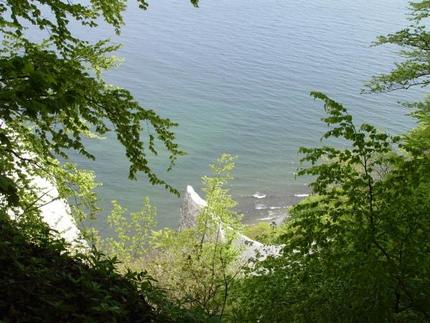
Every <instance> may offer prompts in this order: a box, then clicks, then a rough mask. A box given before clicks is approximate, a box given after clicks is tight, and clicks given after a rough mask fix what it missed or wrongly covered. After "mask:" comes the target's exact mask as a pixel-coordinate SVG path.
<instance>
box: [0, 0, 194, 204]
mask: <svg viewBox="0 0 430 323" xmlns="http://www.w3.org/2000/svg"><path fill="white" fill-rule="evenodd" d="M138 3H139V6H140V8H142V9H146V8H147V7H148V4H147V2H146V1H145V0H138ZM193 4H194V5H197V2H196V1H193ZM126 5H127V2H126V1H123V0H113V1H111V0H109V1H106V0H96V1H91V2H73V1H60V0H48V1H27V0H24V1H21V0H19V1H18V0H7V1H2V2H1V3H0V33H1V39H2V43H1V47H0V125H1V126H0V193H1V194H2V195H3V202H4V203H7V204H8V205H9V206H10V205H17V204H18V203H19V201H20V200H22V196H23V195H24V193H25V192H26V191H28V190H29V189H30V188H31V187H30V184H29V182H28V180H26V178H28V175H29V174H30V175H33V173H38V172H39V173H40V172H43V170H44V174H42V175H43V176H47V175H49V173H48V172H47V171H46V165H47V164H51V162H52V160H53V159H55V158H58V157H62V158H67V157H68V154H69V151H70V150H75V151H77V152H78V153H80V154H81V155H83V156H85V157H88V158H90V159H93V158H94V156H93V154H92V153H91V152H90V151H88V149H87V148H86V147H85V144H84V142H83V138H84V137H88V136H90V137H91V136H93V137H94V136H99V135H104V134H106V133H107V132H108V131H111V130H112V131H114V132H115V134H116V137H117V139H118V141H119V142H120V143H121V144H122V146H123V147H124V149H125V154H126V156H127V158H128V160H129V162H130V167H129V177H130V178H131V179H135V178H136V175H137V173H138V172H142V173H144V174H145V175H146V176H147V178H148V179H149V182H150V183H151V184H157V185H164V186H165V188H166V189H168V190H170V191H171V192H173V193H176V194H177V193H178V192H177V190H176V189H175V188H173V187H172V186H170V185H169V184H168V183H166V182H165V181H164V180H163V179H161V178H159V176H158V175H157V174H156V173H155V172H154V171H153V170H152V168H151V166H150V165H149V162H148V155H149V154H154V155H156V154H157V153H158V152H159V151H160V149H161V150H165V151H167V153H168V156H169V157H168V158H169V159H170V166H169V169H170V168H171V167H172V166H173V165H174V164H175V161H176V159H177V157H178V156H180V155H182V154H183V152H182V151H181V150H180V148H179V147H178V144H177V143H176V141H175V135H174V133H173V128H174V127H175V126H176V123H175V122H173V121H171V120H169V119H167V118H163V117H161V116H159V115H158V114H157V113H156V112H154V111H153V110H151V109H148V108H144V107H142V106H141V105H140V103H138V102H137V101H136V100H135V99H134V98H133V96H132V94H131V93H130V92H129V91H127V90H125V89H122V88H119V87H114V86H111V85H109V84H107V83H106V82H105V81H104V80H103V78H102V75H101V72H102V71H103V70H105V69H108V68H110V67H112V66H113V65H114V64H115V57H114V56H113V55H112V54H113V52H114V51H115V50H116V49H117V48H118V45H113V44H111V43H110V42H109V40H106V39H104V40H100V41H98V42H96V43H90V42H88V41H85V40H82V39H80V38H79V37H77V36H76V35H74V34H73V33H72V32H71V29H70V28H69V27H70V25H71V24H73V25H77V24H79V25H81V26H82V27H83V28H86V29H87V30H88V32H91V30H92V29H93V28H96V27H97V25H98V24H99V23H101V22H104V23H107V24H109V25H111V26H112V27H113V28H114V30H115V31H116V32H117V33H119V32H120V30H121V26H122V25H123V23H124V22H123V16H122V14H123V12H124V10H125V9H126ZM37 30H40V32H41V34H42V35H45V38H44V39H43V40H41V41H40V42H37V43H36V42H34V41H33V40H32V39H33V38H34V35H33V33H34V32H35V31H37ZM144 130H145V131H144ZM24 169H25V171H23V170H24Z"/></svg>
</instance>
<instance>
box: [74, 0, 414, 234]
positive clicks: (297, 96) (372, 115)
mask: <svg viewBox="0 0 430 323" xmlns="http://www.w3.org/2000/svg"><path fill="white" fill-rule="evenodd" d="M406 9H407V1H401V0H356V1H351V0H314V1H290V0H283V1H280V0H264V1H262V0H228V1H227V0H219V1H209V0H202V1H201V2H200V8H198V9H196V8H193V7H192V6H191V4H190V3H189V2H187V1H185V0H183V1H179V0H175V1H167V0H157V1H151V2H150V7H149V10H148V11H142V10H139V9H138V8H137V6H135V5H134V4H130V5H129V8H128V9H127V11H126V13H125V26H124V28H123V30H122V33H121V35H120V36H115V35H114V33H113V31H112V30H111V29H110V28H107V27H105V26H103V24H102V25H101V27H100V28H99V29H98V30H97V31H96V32H93V33H89V34H85V35H83V36H85V37H87V38H88V39H90V40H95V39H100V38H106V37H113V41H115V42H120V43H122V44H123V47H122V49H121V50H120V51H119V52H118V55H119V56H121V57H123V59H124V63H123V64H122V65H121V66H120V67H119V68H117V69H115V70H113V71H109V72H107V73H105V78H106V80H107V81H108V82H109V83H112V84H115V85H120V86H122V87H125V88H127V89H128V90H130V91H131V92H132V93H133V94H134V95H135V97H136V99H137V100H138V101H139V102H140V103H141V104H142V105H143V106H145V107H148V108H152V109H154V110H155V111H157V112H158V113H159V114H160V115H161V116H162V117H166V118H170V119H172V120H174V121H176V122H178V123H179V126H178V127H177V128H176V129H175V132H176V135H177V142H178V143H179V144H180V146H181V148H182V149H183V150H184V151H186V153H187V155H186V156H185V157H182V158H180V159H179V161H178V162H177V165H176V166H175V167H174V169H173V170H172V171H171V172H169V173H166V172H165V169H166V167H167V162H166V155H165V154H161V155H160V156H159V157H156V158H153V157H151V162H152V168H153V169H154V170H156V171H157V172H158V174H159V176H160V177H161V178H163V179H166V180H167V181H168V182H169V183H170V184H172V185H173V186H175V187H176V188H177V189H178V190H179V191H181V192H182V191H184V189H185V187H186V185H188V184H190V185H193V187H194V188H196V190H197V191H198V192H201V180H200V178H201V176H203V175H208V174H209V168H208V165H209V164H210V163H211V162H214V161H215V160H216V158H217V157H218V156H219V155H220V154H222V153H230V154H233V155H235V156H238V159H237V161H236V168H235V171H234V176H235V179H234V180H233V181H232V182H231V185H230V188H231V193H232V195H233V196H234V198H235V199H236V200H237V201H238V203H239V205H238V210H239V211H240V212H242V213H243V214H244V221H245V222H256V221H260V220H272V219H276V218H278V217H279V216H281V215H282V214H284V213H285V211H286V209H287V208H288V206H290V205H292V204H294V203H295V202H296V201H298V200H299V199H300V198H303V197H304V196H306V195H307V194H308V193H309V190H308V188H307V184H308V183H309V180H310V179H309V178H296V176H295V174H296V171H297V168H298V167H299V166H300V164H299V160H300V155H298V153H297V150H298V148H299V147H301V146H307V147H311V146H318V145H321V142H320V137H321V135H322V134H323V133H324V131H325V130H326V129H327V128H326V126H325V125H324V124H323V123H322V122H321V121H320V118H321V117H322V116H323V115H324V114H323V107H322V104H321V102H318V101H315V100H313V99H312V98H311V97H310V96H309V92H310V91H313V90H318V91H322V92H324V93H326V94H327V95H329V96H330V97H331V98H333V99H335V100H337V101H339V102H341V103H343V104H345V106H347V107H348V108H349V110H350V112H351V113H352V114H353V116H354V118H355V120H356V121H357V122H369V123H372V124H374V125H376V126H377V127H378V128H380V129H381V130H386V131H389V132H392V133H401V132H404V131H406V130H407V129H409V128H411V127H412V126H413V125H414V123H413V121H412V120H411V119H410V118H409V117H407V116H406V114H407V112H408V111H407V110H406V109H405V108H403V107H402V106H401V105H400V104H399V103H398V101H401V100H403V101H407V100H414V99H416V98H419V97H420V96H421V94H420V93H419V91H410V92H396V93H390V94H378V95H376V94H373V95H362V94H360V92H361V90H362V88H363V86H364V84H365V82H366V81H368V80H369V79H370V78H371V77H372V75H375V74H377V73H381V72H387V71H389V70H390V69H391V68H392V67H393V62H394V61H396V60H398V55H397V50H398V49H396V48H394V47H390V46H387V47H371V46H370V45H371V43H372V42H373V41H374V40H375V38H376V37H377V36H378V35H381V34H387V33H390V32H395V31H397V30H399V29H400V28H402V27H404V26H406V25H407V24H408V21H407V20H406V13H407V10H406ZM88 147H89V149H90V151H91V152H93V153H94V154H95V155H96V157H97V160H96V161H95V162H92V161H86V160H84V159H82V158H77V157H75V158H74V159H75V160H76V161H78V163H79V164H80V165H81V166H82V167H85V168H91V169H93V170H95V171H96V174H97V179H98V181H101V182H102V183H103V186H102V187H101V188H100V189H99V190H98V194H99V197H100V201H101V206H102V207H103V209H104V211H103V216H104V215H106V214H107V213H108V212H109V210H110V208H111V200H113V199H116V200H119V201H120V202H121V203H123V204H124V205H125V206H126V207H127V208H128V209H129V210H137V209H138V208H139V207H140V206H141V203H142V201H143V198H144V197H145V196H149V197H150V199H151V201H152V203H153V204H154V205H155V206H156V207H157V209H158V218H157V220H158V222H159V223H160V225H161V226H171V227H175V226H176V225H177V223H178V218H179V207H180V204H181V199H180V198H177V197H175V196H173V195H172V194H170V193H168V192H166V191H165V190H164V189H162V188H160V187H154V186H151V185H150V184H149V183H148V181H147V180H146V178H145V177H144V176H139V179H138V181H129V180H128V179H127V175H128V162H127V160H126V158H125V157H124V150H123V148H122V147H121V146H120V145H119V144H118V142H117V141H116V139H115V136H114V134H110V135H108V136H106V138H105V139H104V140H101V141H90V142H89V143H88ZM103 216H102V217H101V218H100V219H99V221H100V225H101V226H103V223H104V218H103Z"/></svg>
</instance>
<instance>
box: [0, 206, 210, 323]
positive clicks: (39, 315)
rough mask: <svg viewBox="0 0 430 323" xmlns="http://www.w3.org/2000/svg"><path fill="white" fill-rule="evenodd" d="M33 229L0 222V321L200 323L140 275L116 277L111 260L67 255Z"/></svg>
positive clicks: (41, 229) (40, 228) (59, 243)
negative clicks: (171, 302) (174, 304)
mask: <svg viewBox="0 0 430 323" xmlns="http://www.w3.org/2000/svg"><path fill="white" fill-rule="evenodd" d="M36 223H37V221H32V222H31V223H18V222H15V221H11V220H9V219H8V218H7V217H6V216H5V215H4V214H2V215H1V216H0V235H1V237H2V238H1V240H0V288H1V291H2V292H1V294H0V320H3V321H6V322H101V321H106V322H198V321H204V316H200V317H201V319H197V318H196V317H195V316H193V315H191V314H190V313H187V312H186V311H183V310H181V309H179V308H177V307H175V306H173V305H172V304H170V302H169V301H168V300H167V299H166V298H165V296H164V295H163V292H162V291H160V290H157V289H156V288H154V287H153V286H152V280H151V278H150V277H149V276H147V275H146V274H145V273H143V272H142V273H137V272H132V271H127V272H125V273H122V274H121V273H119V271H118V269H117V263H118V262H117V260H116V258H108V257H105V256H104V255H103V254H101V253H99V252H98V251H97V250H95V249H94V250H91V251H89V252H85V253H71V252H70V251H69V246H68V245H67V244H66V243H65V242H64V241H63V240H57V239H54V238H52V237H51V235H50V232H49V229H48V228H47V227H46V226H45V225H43V224H41V223H39V224H37V225H36ZM148 302H150V303H151V305H150V304H149V303H148Z"/></svg>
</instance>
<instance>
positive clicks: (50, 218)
mask: <svg viewBox="0 0 430 323" xmlns="http://www.w3.org/2000/svg"><path fill="white" fill-rule="evenodd" d="M33 183H34V184H35V186H36V187H37V191H38V194H39V195H40V196H41V197H40V199H39V201H38V205H39V207H40V214H41V216H42V220H43V221H44V222H45V223H47V224H48V225H49V226H50V228H51V229H53V230H54V231H56V232H58V234H59V236H60V237H62V238H63V239H64V240H66V241H67V242H69V243H71V244H72V245H75V244H79V245H83V246H87V245H88V244H87V242H86V241H85V240H83V239H82V237H81V231H80V230H79V228H78V226H77V225H76V223H75V220H74V219H73V217H72V214H71V210H70V206H69V204H68V203H67V201H65V200H63V199H60V198H59V193H58V190H57V188H56V187H55V185H53V184H52V183H50V182H49V181H47V180H46V179H44V178H42V177H36V178H34V179H33Z"/></svg>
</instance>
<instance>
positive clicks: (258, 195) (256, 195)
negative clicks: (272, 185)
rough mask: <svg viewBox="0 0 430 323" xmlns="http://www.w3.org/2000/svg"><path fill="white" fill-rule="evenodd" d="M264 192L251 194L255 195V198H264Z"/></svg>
mask: <svg viewBox="0 0 430 323" xmlns="http://www.w3.org/2000/svg"><path fill="white" fill-rule="evenodd" d="M266 196H267V195H266V194H263V193H260V192H256V193H254V194H253V195H252V197H255V198H256V199H264V198H266Z"/></svg>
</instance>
